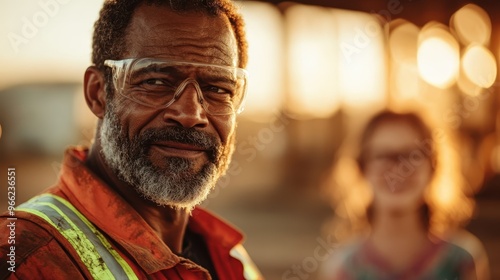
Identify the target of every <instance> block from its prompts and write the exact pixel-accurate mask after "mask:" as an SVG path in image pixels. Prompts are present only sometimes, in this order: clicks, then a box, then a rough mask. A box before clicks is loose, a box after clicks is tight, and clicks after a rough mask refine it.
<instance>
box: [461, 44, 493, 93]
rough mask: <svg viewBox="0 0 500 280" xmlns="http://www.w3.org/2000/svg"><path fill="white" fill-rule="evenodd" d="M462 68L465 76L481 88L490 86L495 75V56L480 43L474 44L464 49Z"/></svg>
mask: <svg viewBox="0 0 500 280" xmlns="http://www.w3.org/2000/svg"><path fill="white" fill-rule="evenodd" d="M462 68H463V72H464V74H465V75H466V76H467V78H468V79H469V80H470V81H471V82H472V83H474V84H475V85H477V86H479V87H482V88H489V87H491V86H492V85H493V83H494V82H495V79H496V77H497V64H496V61H495V56H493V54H492V53H491V52H490V51H489V50H488V49H487V48H485V47H484V46H482V45H474V46H471V47H469V48H467V49H466V50H465V52H464V55H463V57H462Z"/></svg>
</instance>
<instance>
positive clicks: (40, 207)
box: [16, 194, 138, 279]
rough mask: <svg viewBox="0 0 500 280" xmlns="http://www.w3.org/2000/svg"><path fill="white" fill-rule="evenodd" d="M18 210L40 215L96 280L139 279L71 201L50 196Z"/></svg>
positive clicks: (23, 205)
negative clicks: (64, 240)
mask: <svg viewBox="0 0 500 280" xmlns="http://www.w3.org/2000/svg"><path fill="white" fill-rule="evenodd" d="M16 210H17V211H26V212H30V213H32V214H34V215H37V216H39V217H41V218H42V219H44V220H45V221H47V222H48V223H49V224H51V225H52V226H53V227H54V228H56V229H57V230H58V231H59V232H60V233H61V234H62V235H63V236H64V237H65V238H66V239H67V240H68V241H69V242H70V244H71V245H72V246H73V248H74V249H75V250H76V251H77V253H78V255H79V256H80V259H81V260H82V262H83V263H84V264H85V265H86V266H87V268H88V270H89V272H90V273H91V275H92V277H93V278H96V279H138V278H137V276H136V275H135V273H134V271H133V270H132V268H131V267H130V266H129V265H128V263H127V262H126V261H125V260H124V259H123V258H122V257H121V256H120V255H119V254H118V252H116V250H114V248H113V247H112V246H111V244H110V243H109V242H108V241H107V239H106V238H105V237H104V236H103V235H102V234H101V233H100V232H99V231H98V230H97V229H96V228H95V227H94V226H93V225H92V223H90V221H88V220H87V219H86V218H85V217H84V216H83V215H82V214H81V213H80V212H79V211H78V210H77V209H76V208H74V206H73V205H71V204H70V203H69V202H68V201H66V200H64V199H62V198H60V197H57V196H54V195H50V194H44V195H41V196H37V197H34V198H33V199H31V200H30V201H28V202H26V203H24V204H21V205H20V206H19V207H18V208H17V209H16Z"/></svg>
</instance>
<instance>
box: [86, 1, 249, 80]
mask: <svg viewBox="0 0 500 280" xmlns="http://www.w3.org/2000/svg"><path fill="white" fill-rule="evenodd" d="M143 3H145V4H147V5H158V6H166V7H168V8H170V9H172V10H173V11H176V12H186V11H193V12H204V13H206V14H208V15H211V16H219V15H225V16H227V18H228V19H229V22H230V23H231V27H232V29H233V31H234V34H235V36H236V41H237V44H238V66H239V67H242V68H244V67H245V66H246V64H247V59H248V58H247V56H248V54H247V41H246V38H245V30H244V22H243V18H242V16H241V15H240V14H239V13H238V11H237V7H236V6H235V5H234V3H233V2H232V1H231V0H189V1H186V0H106V1H105V2H104V5H103V7H102V9H101V12H100V14H99V19H98V20H97V21H96V23H95V25H94V36H93V42H92V63H93V64H94V65H95V66H96V67H97V68H99V69H101V70H105V68H104V61H105V60H106V59H119V58H120V56H121V55H122V54H123V53H124V52H125V48H126V46H127V44H126V37H127V36H126V35H127V34H126V33H127V27H128V26H129V24H130V21H131V19H132V15H133V14H134V11H135V10H136V8H137V7H138V6H139V5H140V4H143Z"/></svg>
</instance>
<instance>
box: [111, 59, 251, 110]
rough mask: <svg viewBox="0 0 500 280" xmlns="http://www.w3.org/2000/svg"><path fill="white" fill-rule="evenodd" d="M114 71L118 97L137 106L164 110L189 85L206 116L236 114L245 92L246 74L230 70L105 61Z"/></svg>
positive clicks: (152, 61)
mask: <svg viewBox="0 0 500 280" xmlns="http://www.w3.org/2000/svg"><path fill="white" fill-rule="evenodd" d="M105 65H107V66H110V67H112V68H113V78H114V83H115V87H116V89H117V91H118V93H119V94H120V95H122V96H124V97H126V98H128V99H130V100H133V101H135V102H137V103H139V104H142V105H145V106H149V107H153V108H165V107H168V106H169V105H171V104H172V103H173V102H175V100H177V99H178V98H179V96H180V95H181V94H182V93H183V92H184V89H185V88H186V87H187V86H188V85H190V84H192V85H194V87H195V88H196V91H197V93H198V97H199V100H200V103H201V104H202V105H203V107H204V108H205V110H206V111H207V112H208V113H209V114H213V115H227V114H232V113H239V112H241V110H242V103H243V99H244V96H245V90H246V72H245V70H243V69H240V68H236V67H229V66H221V65H213V64H203V63H191V62H179V61H170V60H159V59H151V58H141V59H125V60H118V61H114V60H106V61H105Z"/></svg>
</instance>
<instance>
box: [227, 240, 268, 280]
mask: <svg viewBox="0 0 500 280" xmlns="http://www.w3.org/2000/svg"><path fill="white" fill-rule="evenodd" d="M229 254H230V255H231V256H232V257H233V258H235V259H237V260H239V261H240V262H241V263H242V264H243V277H245V279H247V280H262V279H264V277H262V275H261V274H260V271H259V269H258V268H257V266H256V265H255V263H254V262H253V261H252V259H251V258H250V256H249V255H248V253H247V251H246V250H245V248H244V247H243V245H241V244H238V245H236V246H234V247H233V248H232V249H231V251H230V252H229Z"/></svg>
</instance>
